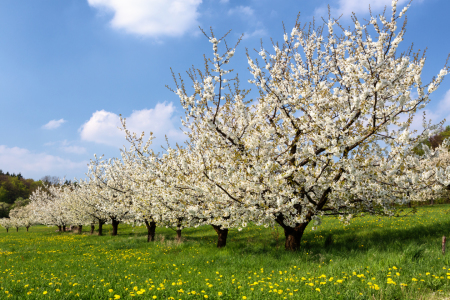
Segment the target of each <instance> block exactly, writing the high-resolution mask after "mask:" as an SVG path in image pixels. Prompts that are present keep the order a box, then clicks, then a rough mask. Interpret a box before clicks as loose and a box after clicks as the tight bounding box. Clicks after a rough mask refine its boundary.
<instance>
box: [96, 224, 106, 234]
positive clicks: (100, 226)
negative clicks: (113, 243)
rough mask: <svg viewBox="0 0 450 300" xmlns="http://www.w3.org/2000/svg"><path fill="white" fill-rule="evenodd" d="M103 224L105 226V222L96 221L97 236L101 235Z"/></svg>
mask: <svg viewBox="0 0 450 300" xmlns="http://www.w3.org/2000/svg"><path fill="white" fill-rule="evenodd" d="M103 224H105V222H102V221H98V235H103Z"/></svg>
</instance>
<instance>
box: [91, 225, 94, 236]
mask: <svg viewBox="0 0 450 300" xmlns="http://www.w3.org/2000/svg"><path fill="white" fill-rule="evenodd" d="M94 230H95V224H91V235H92V234H94Z"/></svg>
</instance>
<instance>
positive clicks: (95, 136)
mask: <svg viewBox="0 0 450 300" xmlns="http://www.w3.org/2000/svg"><path fill="white" fill-rule="evenodd" d="M174 112H175V107H174V106H173V104H172V103H169V104H166V103H158V104H157V105H156V106H155V108H152V109H143V110H136V111H133V113H132V114H131V115H130V116H129V117H126V124H127V129H128V130H129V131H131V132H136V133H138V134H140V133H141V132H145V133H146V134H147V136H148V133H149V132H153V135H154V136H155V137H156V139H155V140H154V141H153V144H154V145H157V144H163V143H165V142H164V141H165V140H164V136H165V135H167V136H168V138H169V141H170V142H179V141H182V140H183V138H184V134H183V133H182V132H181V131H180V130H179V129H177V128H176V127H175V120H174V116H173V115H174ZM121 127H122V126H121V124H120V119H119V116H118V115H116V114H115V113H112V112H108V111H105V110H100V111H96V112H95V113H93V114H92V117H91V118H90V119H89V120H88V121H87V122H86V123H84V124H83V125H82V126H81V128H80V130H79V131H80V136H81V139H82V140H85V141H91V142H95V143H99V144H105V145H109V146H114V147H122V146H123V145H125V144H127V141H126V139H125V134H124V132H122V131H121V130H120V129H119V128H121Z"/></svg>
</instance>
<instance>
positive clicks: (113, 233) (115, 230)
mask: <svg viewBox="0 0 450 300" xmlns="http://www.w3.org/2000/svg"><path fill="white" fill-rule="evenodd" d="M111 223H112V227H113V231H112V234H111V235H112V236H115V235H117V229H118V228H119V223H120V221H117V220H116V219H115V218H114V219H111Z"/></svg>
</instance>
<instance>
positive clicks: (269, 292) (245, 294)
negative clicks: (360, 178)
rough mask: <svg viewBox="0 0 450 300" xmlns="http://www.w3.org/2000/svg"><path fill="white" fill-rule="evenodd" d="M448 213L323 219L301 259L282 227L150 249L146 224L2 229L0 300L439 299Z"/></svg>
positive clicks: (446, 287) (190, 238)
mask: <svg viewBox="0 0 450 300" xmlns="http://www.w3.org/2000/svg"><path fill="white" fill-rule="evenodd" d="M449 209H450V206H448V205H438V206H434V207H421V208H419V210H418V213H417V214H415V215H413V214H408V215H407V216H405V217H392V218H379V217H373V216H364V217H358V218H356V219H354V220H353V221H352V223H351V224H350V225H349V226H344V225H343V224H341V223H339V222H338V221H337V220H336V219H334V218H327V219H325V220H324V221H323V223H322V225H321V226H319V227H318V229H317V230H314V231H313V230H311V228H309V229H308V230H307V232H306V234H305V236H304V238H303V240H302V249H301V250H300V251H299V252H297V253H290V252H286V251H284V235H283V233H282V230H281V228H278V227H275V228H268V229H266V228H263V227H256V226H250V227H248V228H245V229H243V230H242V231H240V232H239V231H237V230H231V231H230V233H229V235H228V241H227V246H226V247H225V248H223V249H217V248H216V247H215V243H216V234H215V232H214V230H213V229H212V228H209V227H202V228H192V229H185V230H183V242H182V243H178V242H177V241H176V239H175V236H176V234H175V232H174V231H173V230H171V229H167V228H158V229H157V241H156V242H153V243H147V242H146V236H145V232H146V230H145V228H144V227H134V228H133V227H131V226H126V225H122V224H121V225H120V226H119V236H116V237H112V236H108V235H105V236H102V237H99V236H90V235H88V232H83V234H82V235H78V234H72V233H56V232H55V229H56V227H52V228H48V227H44V226H37V227H32V228H31V229H30V232H26V231H25V230H24V229H21V230H20V231H19V232H18V233H17V232H15V231H10V232H9V233H6V230H3V231H1V232H0V266H1V267H0V299H3V298H10V299H114V298H116V299H119V297H120V299H131V298H133V297H136V298H142V299H207V298H208V299H374V298H375V299H420V298H422V299H428V298H429V297H434V299H439V297H441V298H443V297H444V295H447V294H449V293H450V270H448V268H449V267H450V262H449V258H448V255H447V254H446V255H445V256H444V255H442V252H441V239H442V236H443V235H447V234H449V235H450V214H448V210H449ZM88 229H89V228H86V230H88ZM105 229H106V230H105V233H106V234H107V233H108V230H110V229H111V228H110V227H108V226H106V228H105Z"/></svg>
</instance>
